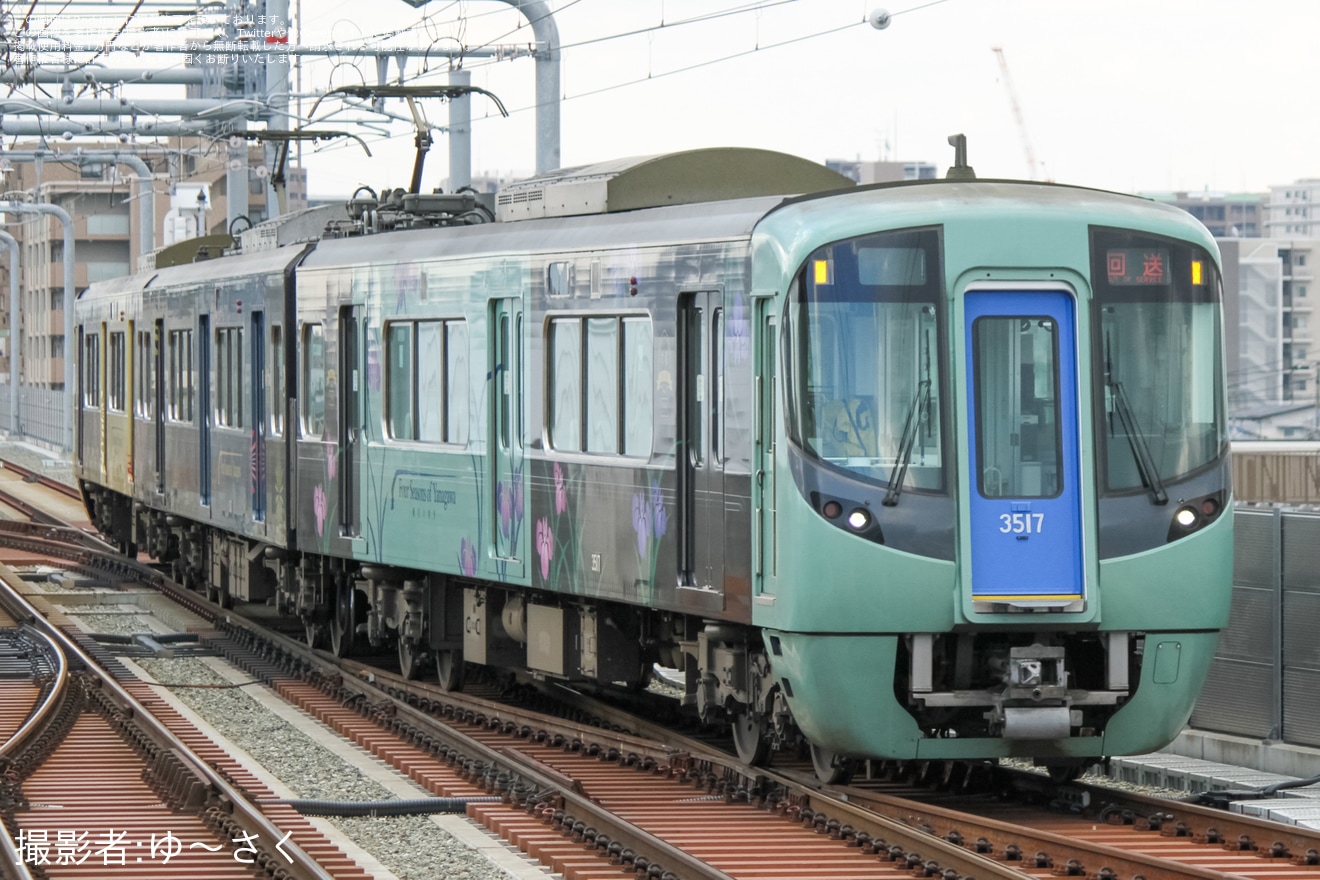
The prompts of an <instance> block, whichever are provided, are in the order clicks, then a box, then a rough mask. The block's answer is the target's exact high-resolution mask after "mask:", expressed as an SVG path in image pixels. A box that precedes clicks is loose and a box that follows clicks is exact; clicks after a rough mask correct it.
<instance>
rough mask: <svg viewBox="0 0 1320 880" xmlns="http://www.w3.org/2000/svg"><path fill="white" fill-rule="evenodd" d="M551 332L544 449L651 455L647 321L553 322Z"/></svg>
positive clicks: (619, 318) (620, 318) (649, 334)
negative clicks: (546, 438)
mask: <svg viewBox="0 0 1320 880" xmlns="http://www.w3.org/2000/svg"><path fill="white" fill-rule="evenodd" d="M549 332H550V339H549V341H548V344H547V346H546V350H547V351H548V352H549V358H550V364H549V373H550V385H549V398H550V400H549V411H548V412H547V414H546V416H547V425H548V429H549V439H550V447H551V448H552V449H556V450H559V451H562V452H590V453H596V454H601V455H619V454H620V453H622V454H623V455H628V456H648V455H650V453H651V440H652V433H653V430H654V424H655V423H654V415H653V411H652V399H653V395H652V381H653V379H652V375H651V364H652V362H653V358H654V355H653V352H652V331H651V321H650V319H649V318H647V317H645V316H617V315H611V316H609V317H590V318H558V319H556V320H553V321H551V322H550V328H549Z"/></svg>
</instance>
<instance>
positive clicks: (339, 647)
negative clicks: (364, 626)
mask: <svg viewBox="0 0 1320 880" xmlns="http://www.w3.org/2000/svg"><path fill="white" fill-rule="evenodd" d="M356 630H357V588H356V587H354V586H353V584H352V582H351V581H350V582H349V583H346V584H340V585H339V587H338V589H337V590H336V592H335V614H334V617H333V618H332V619H331V621H330V652H331V653H332V654H334V655H335V656H336V657H347V656H348V655H349V654H350V653H351V652H352V650H353V634H354V632H355V631H356Z"/></svg>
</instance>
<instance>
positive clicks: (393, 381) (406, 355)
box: [385, 322, 413, 440]
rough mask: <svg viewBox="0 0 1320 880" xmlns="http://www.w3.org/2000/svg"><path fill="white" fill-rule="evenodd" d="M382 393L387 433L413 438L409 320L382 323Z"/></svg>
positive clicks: (410, 331) (411, 362)
mask: <svg viewBox="0 0 1320 880" xmlns="http://www.w3.org/2000/svg"><path fill="white" fill-rule="evenodd" d="M385 340H386V355H385V357H386V363H385V394H386V398H385V400H386V406H388V407H389V411H388V412H387V413H386V419H387V420H388V427H389V434H390V436H391V437H393V438H394V439H396V440H411V439H413V381H412V380H413V327H412V324H411V323H408V322H403V323H392V324H387V325H386V326H385Z"/></svg>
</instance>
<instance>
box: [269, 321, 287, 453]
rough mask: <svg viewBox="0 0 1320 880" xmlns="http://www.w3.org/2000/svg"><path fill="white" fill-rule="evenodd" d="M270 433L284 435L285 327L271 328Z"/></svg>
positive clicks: (276, 435) (276, 326)
mask: <svg viewBox="0 0 1320 880" xmlns="http://www.w3.org/2000/svg"><path fill="white" fill-rule="evenodd" d="M270 399H271V406H270V434H271V436H272V437H282V436H284V329H283V328H282V327H280V325H279V324H275V325H272V326H271V328H270Z"/></svg>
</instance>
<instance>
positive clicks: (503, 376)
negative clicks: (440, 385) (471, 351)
mask: <svg viewBox="0 0 1320 880" xmlns="http://www.w3.org/2000/svg"><path fill="white" fill-rule="evenodd" d="M512 330H513V325H512V324H511V323H510V322H509V316H508V315H505V314H501V315H500V324H499V330H498V333H499V338H498V339H497V340H496V342H495V344H496V345H498V346H499V351H498V355H499V365H500V371H499V373H500V379H499V385H498V386H497V388H498V391H499V399H500V448H501V449H508V448H510V446H512V444H513V439H512V436H513V435H512V432H511V430H510V426H511V413H512V406H513V377H512V375H511V374H512V372H513V369H512V368H513V341H512V340H511V339H510V334H511V333H512Z"/></svg>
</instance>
